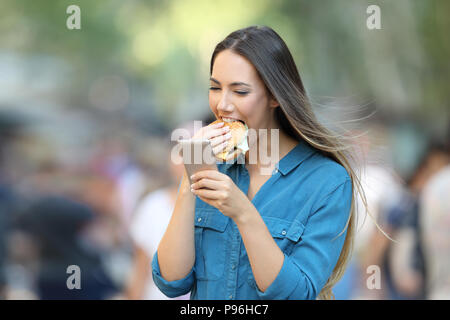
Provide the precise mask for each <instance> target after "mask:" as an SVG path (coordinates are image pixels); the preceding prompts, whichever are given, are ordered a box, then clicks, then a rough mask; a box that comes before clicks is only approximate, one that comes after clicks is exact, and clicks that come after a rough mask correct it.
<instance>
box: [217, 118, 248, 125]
mask: <svg viewBox="0 0 450 320" xmlns="http://www.w3.org/2000/svg"><path fill="white" fill-rule="evenodd" d="M222 121H223V122H234V121H239V122H241V123H242V124H245V122H244V121H242V120H239V119H233V118H225V117H223V118H222Z"/></svg>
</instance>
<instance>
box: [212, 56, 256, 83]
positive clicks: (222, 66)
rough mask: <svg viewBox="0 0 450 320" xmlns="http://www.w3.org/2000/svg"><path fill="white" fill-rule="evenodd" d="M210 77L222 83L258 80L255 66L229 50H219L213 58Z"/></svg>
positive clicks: (253, 81)
mask: <svg viewBox="0 0 450 320" xmlns="http://www.w3.org/2000/svg"><path fill="white" fill-rule="evenodd" d="M212 77H213V78H215V79H217V80H219V81H220V82H223V83H228V82H229V83H231V82H234V81H243V82H247V83H255V82H260V81H261V80H260V79H259V76H258V73H257V71H256V69H255V67H254V66H253V65H252V64H251V62H250V61H248V60H247V59H246V58H244V57H243V56H241V55H239V54H236V53H234V52H232V51H230V50H224V51H222V52H220V53H219V54H218V55H217V56H216V59H215V60H214V65H213V71H212Z"/></svg>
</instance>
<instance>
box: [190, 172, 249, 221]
mask: <svg viewBox="0 0 450 320" xmlns="http://www.w3.org/2000/svg"><path fill="white" fill-rule="evenodd" d="M191 180H192V185H191V191H192V192H193V194H194V195H196V196H198V197H199V198H200V199H201V200H202V201H204V202H206V203H207V204H209V205H211V206H213V207H216V208H217V209H219V210H220V211H221V212H222V213H223V214H224V215H226V216H228V217H230V218H232V219H233V220H234V219H236V218H238V217H239V216H240V215H241V214H244V213H245V212H247V211H248V208H249V206H251V202H250V200H249V199H248V197H247V196H246V195H245V194H244V193H243V192H242V191H241V189H239V188H238V187H237V186H236V184H235V183H234V182H233V180H231V178H230V177H228V176H227V175H226V174H223V173H221V172H219V171H215V170H202V171H199V172H197V173H195V174H194V175H192V177H191Z"/></svg>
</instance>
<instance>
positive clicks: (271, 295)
mask: <svg viewBox="0 0 450 320" xmlns="http://www.w3.org/2000/svg"><path fill="white" fill-rule="evenodd" d="M299 272H301V271H300V270H299V269H298V267H297V266H295V264H294V263H293V262H292V260H291V258H290V257H289V256H288V255H286V254H285V255H284V261H283V265H282V267H281V270H280V272H279V273H278V275H277V277H276V278H275V280H274V281H273V282H272V283H271V284H270V286H269V287H268V288H267V289H266V291H264V292H262V291H260V290H259V289H258V287H256V292H257V293H258V296H259V298H260V299H263V300H285V299H288V297H289V295H290V293H291V292H293V291H294V290H295V287H296V286H297V285H298V282H297V281H292V279H293V278H294V277H295V278H298V276H297V275H298V274H299Z"/></svg>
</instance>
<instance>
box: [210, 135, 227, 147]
mask: <svg viewBox="0 0 450 320" xmlns="http://www.w3.org/2000/svg"><path fill="white" fill-rule="evenodd" d="M231 137H232V135H231V132H228V133H227V134H224V135H220V136H218V137H215V138H212V139H210V140H209V141H211V146H212V147H216V146H218V145H219V144H221V143H223V142H224V141H228V140H230V139H231Z"/></svg>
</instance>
